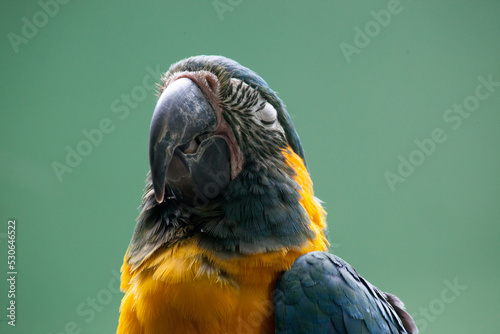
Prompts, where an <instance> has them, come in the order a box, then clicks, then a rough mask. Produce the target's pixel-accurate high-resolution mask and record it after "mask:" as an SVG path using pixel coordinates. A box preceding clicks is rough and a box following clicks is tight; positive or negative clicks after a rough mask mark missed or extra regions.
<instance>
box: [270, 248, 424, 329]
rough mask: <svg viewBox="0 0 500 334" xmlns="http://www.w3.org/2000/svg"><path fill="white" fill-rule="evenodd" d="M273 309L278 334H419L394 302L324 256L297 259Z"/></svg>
mask: <svg viewBox="0 0 500 334" xmlns="http://www.w3.org/2000/svg"><path fill="white" fill-rule="evenodd" d="M274 305H275V316H276V333H344V334H353V333H372V334H375V333H394V334H396V333H401V334H405V333H409V334H412V333H413V334H416V333H418V330H417V328H416V326H415V323H414V322H413V319H412V318H411V316H410V315H409V314H408V313H406V311H404V305H403V303H402V302H401V301H400V300H399V298H398V297H396V296H394V295H392V294H386V293H384V292H381V291H380V290H379V289H377V288H376V287H375V286H373V285H372V284H370V283H369V282H367V281H366V280H365V279H364V278H363V277H361V276H360V275H358V273H357V272H356V271H355V270H354V268H352V267H351V266H350V265H349V264H348V263H346V262H345V261H344V260H342V259H341V258H339V257H337V256H335V255H333V254H328V253H325V252H318V251H317V252H311V253H307V254H305V255H303V256H301V257H299V258H297V260H296V261H295V262H294V264H293V265H292V268H291V269H290V270H288V271H286V272H285V273H284V274H283V275H282V277H281V278H280V279H279V281H278V282H277V285H276V289H275V293H274Z"/></svg>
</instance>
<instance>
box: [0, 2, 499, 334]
mask: <svg viewBox="0 0 500 334" xmlns="http://www.w3.org/2000/svg"><path fill="white" fill-rule="evenodd" d="M43 1H46V2H50V1H48V0H42V2H43ZM220 3H223V4H226V6H228V7H226V8H225V9H226V11H224V12H221V13H218V12H217V9H216V7H215V6H214V3H213V1H211V0H207V1H183V2H181V1H178V2H176V3H173V2H172V1H145V2H139V1H118V0H114V1H105V2H104V1H70V2H69V3H67V4H64V5H60V8H59V12H58V13H57V14H55V15H52V16H53V17H49V16H46V17H47V18H48V20H47V22H43V18H44V16H43V15H44V14H39V12H41V11H42V7H41V5H40V4H39V3H38V2H37V1H15V0H3V1H2V2H1V3H0V13H1V14H0V31H1V34H0V48H1V51H0V69H1V72H0V73H1V81H0V85H1V87H0V94H1V122H0V143H1V144H0V145H1V146H0V157H1V158H0V159H1V162H0V171H1V173H0V189H1V201H0V209H1V210H0V212H1V215H0V219H1V222H2V225H1V226H3V227H2V228H1V230H0V233H1V234H0V241H1V242H2V244H1V245H0V246H1V249H2V252H1V253H0V254H1V255H0V263H1V265H0V267H1V268H2V272H4V273H2V277H4V275H6V274H5V273H6V272H7V268H6V257H7V255H6V232H7V228H6V224H7V220H8V219H9V218H15V219H16V220H17V261H18V266H17V271H18V276H17V295H16V302H17V322H16V323H17V326H16V327H15V328H12V327H10V326H7V324H6V323H5V320H6V317H5V315H4V314H6V310H5V307H6V305H7V297H6V293H7V285H6V281H5V279H2V281H1V283H0V288H1V290H0V297H1V298H0V302H1V309H2V310H4V311H0V313H1V318H0V320H2V322H0V331H1V332H2V333H43V334H47V333H53V334H55V333H65V332H78V330H80V332H81V333H112V332H114V331H115V329H116V325H117V319H118V308H119V303H120V299H121V297H122V294H121V293H117V292H116V290H115V289H116V285H117V281H116V278H115V276H114V274H113V272H115V273H116V271H117V270H119V268H120V265H121V261H122V257H123V254H124V253H125V250H126V248H127V245H128V242H129V240H130V237H131V235H132V231H133V228H134V225H135V221H134V219H135V217H136V216H137V213H138V212H137V207H138V205H139V203H140V197H141V194H142V188H143V186H144V179H145V176H146V173H147V171H148V155H147V142H148V130H149V122H150V119H151V115H152V111H153V108H154V105H155V97H154V92H153V90H151V89H148V90H147V95H146V96H145V97H142V96H140V98H138V99H135V100H132V103H131V104H130V106H126V104H125V103H124V102H121V99H122V97H123V96H124V95H131V93H135V94H136V95H135V96H136V97H137V96H138V95H137V94H139V93H140V92H143V91H144V89H142V90H141V87H142V86H143V78H145V77H147V76H148V75H149V77H148V78H147V79H148V80H150V81H151V82H152V81H157V80H158V78H159V76H158V75H156V74H154V73H153V74H154V75H153V74H149V72H148V68H150V69H153V70H155V69H156V68H160V69H161V70H162V71H165V70H167V69H168V67H169V65H170V64H171V63H173V62H176V61H178V60H180V59H182V58H185V57H188V56H192V55H198V54H220V55H224V56H227V57H230V58H233V59H235V60H237V61H238V62H240V63H241V64H243V65H245V66H247V67H249V68H251V69H253V70H255V71H256V72H257V73H259V74H260V75H261V76H262V77H263V78H264V79H265V80H266V81H267V82H268V83H269V85H270V86H271V87H272V88H273V89H274V90H275V91H277V92H279V96H280V97H281V98H282V99H283V101H284V102H285V103H286V105H287V107H288V110H289V112H290V114H291V115H292V118H293V121H294V122H295V125H296V127H297V130H298V132H299V134H300V136H301V139H302V143H303V145H304V147H305V150H306V155H307V158H308V164H309V168H310V172H311V175H312V179H313V181H314V182H315V194H316V196H317V197H319V198H320V199H322V200H323V201H324V202H325V206H326V208H327V210H328V212H329V215H328V222H329V229H330V237H329V238H330V241H331V242H332V243H333V247H332V251H334V252H335V253H337V254H338V255H340V256H341V257H343V258H344V259H345V260H347V261H348V262H350V263H351V264H352V265H353V266H354V267H355V268H356V269H357V270H358V272H359V273H360V274H362V275H363V276H365V277H366V278H367V279H368V280H370V281H371V282H372V283H374V284H375V285H377V286H378V287H379V288H381V289H382V290H385V291H390V292H393V293H395V294H397V295H398V296H399V297H401V299H402V300H403V301H404V302H405V303H406V306H407V309H408V310H409V311H410V313H412V315H413V316H414V317H415V319H416V320H417V321H418V323H419V325H420V327H421V333H429V334H430V333H494V332H497V329H498V314H499V312H500V307H499V304H498V300H499V299H500V280H499V277H500V242H499V241H500V226H499V217H500V205H499V204H500V191H499V186H500V178H499V173H498V171H499V170H500V159H499V153H500V152H499V150H498V148H499V139H500V131H499V130H498V126H499V125H500V123H499V121H500V113H499V112H500V87H496V88H495V89H496V90H495V91H494V92H493V93H491V95H490V96H489V97H488V98H487V99H485V100H484V101H481V103H480V105H479V108H478V109H477V110H476V111H475V112H473V113H471V115H470V117H468V118H465V119H463V122H462V123H461V125H460V127H458V128H457V129H453V128H452V125H453V124H455V123H449V122H446V121H445V120H444V119H443V115H444V114H445V113H446V111H447V110H448V109H449V108H451V107H452V106H453V104H455V103H457V104H460V103H462V102H464V100H466V99H467V98H468V96H470V95H473V94H474V93H475V89H476V87H477V86H478V85H479V84H480V81H479V80H478V77H479V76H483V77H484V78H487V77H488V76H489V75H492V78H493V80H494V81H496V82H498V81H500V65H499V64H500V63H499V59H500V42H499V41H500V40H499V36H500V20H499V18H500V2H498V1H495V0H491V1H486V0H483V1H457V0H453V1H452V0H448V1H444V0H443V1H424V0H413V1H409V0H401V2H400V5H399V7H398V10H400V12H399V13H398V14H393V15H392V16H391V19H390V22H389V23H388V24H384V25H386V26H385V27H381V26H380V25H377V23H374V22H375V21H374V16H373V14H372V13H371V11H372V10H373V11H375V12H379V11H380V10H385V9H387V6H388V3H389V1H347V0H336V1H315V2H312V1H310V2H306V1H272V2H271V1H267V2H265V1H250V0H243V1H236V0H232V1H228V0H222V1H220ZM37 13H38V14H37ZM34 16H35V17H34ZM23 18H26V19H25V20H24V21H23ZM34 19H35V20H38V21H36V22H38V23H39V25H40V27H39V28H38V32H36V34H33V32H31V33H32V34H33V35H34V36H31V37H30V38H27V39H26V40H25V41H24V42H26V43H21V44H19V45H17V47H16V48H17V52H16V50H15V49H16V48H15V47H13V44H12V43H11V41H10V39H9V36H10V38H12V36H13V35H12V34H16V35H18V36H21V37H22V34H23V32H22V29H23V26H24V25H25V24H26V21H28V22H31V23H33V22H34ZM370 22H371V23H370ZM367 24H368V28H369V29H373V30H372V31H371V32H370V33H371V35H372V37H369V39H370V42H369V45H367V46H366V47H363V48H359V50H358V53H353V54H352V55H351V56H350V57H349V58H350V62H348V61H347V58H346V57H345V56H344V54H343V52H342V50H341V47H340V45H341V43H342V42H344V43H348V44H350V45H353V46H355V40H354V39H355V35H356V31H355V28H356V27H358V28H359V29H361V30H364V29H365V27H366V25H367ZM377 27H379V28H380V29H379V30H380V31H378V30H377ZM24 30H26V28H25V29H24ZM25 32H26V31H25ZM9 34H10V35H9ZM358 42H359V41H358ZM365 42H366V41H365ZM153 72H154V71H153ZM147 82H148V83H149V81H147ZM482 92H483V93H484V92H487V90H482ZM117 100H118V102H116V101H117ZM468 101H469V102H470V101H472V100H470V99H468ZM113 103H115V106H114V107H115V108H114V107H113ZM117 106H120V107H122V112H120V113H115V112H113V111H116V107H117ZM123 108H125V109H128V114H124V112H125V111H123V110H124V109H123ZM120 116H121V117H122V118H120ZM103 119H109V120H110V122H111V128H112V131H111V132H110V133H106V134H104V136H103V139H102V142H100V143H99V145H97V146H92V147H91V152H90V154H88V155H87V156H84V157H83V158H82V161H81V162H80V163H79V164H78V165H77V166H76V167H75V168H74V169H73V170H72V172H67V173H65V174H63V175H62V182H60V181H59V180H58V178H57V176H56V173H55V172H54V170H53V166H52V164H53V163H54V162H59V163H63V164H65V159H66V155H67V151H66V147H67V146H69V147H70V148H72V149H76V147H77V145H79V143H81V142H82V141H84V140H86V138H85V136H84V134H83V133H82V131H84V130H87V131H91V130H92V129H95V128H98V127H99V123H100V122H101V121H102V120H103ZM436 128H441V129H442V130H443V131H444V133H445V136H446V138H447V139H446V141H444V142H443V143H438V144H436V147H435V149H434V152H433V153H432V154H430V155H429V156H426V157H425V161H424V162H423V163H422V164H421V165H420V166H417V167H416V168H415V170H414V172H413V174H412V175H411V176H409V177H407V178H405V182H404V183H397V184H396V185H395V191H391V189H390V187H389V185H388V183H387V182H386V179H385V177H384V173H386V171H390V172H393V173H397V169H398V166H399V164H400V161H399V156H400V155H401V156H403V157H404V158H405V159H409V156H410V155H411V154H412V152H414V151H415V150H417V149H418V147H417V146H416V144H415V142H414V141H415V140H424V139H426V138H430V137H431V133H432V131H433V130H434V129H436ZM80 145H84V144H80ZM414 157H418V153H414ZM455 280H456V282H458V284H459V285H460V286H461V288H462V289H460V290H458V291H456V293H455V294H454V293H453V291H451V290H446V289H447V284H446V283H445V281H448V282H451V283H453V282H454V281H455ZM93 299H95V300H96V304H95V305H94V308H92V306H91V305H90V303H92V300H93ZM450 299H453V301H451V300H450ZM426 310H427V311H426ZM72 322H73V324H72ZM72 326H76V327H77V330H73V329H72V328H71V327H72ZM65 328H66V329H65Z"/></svg>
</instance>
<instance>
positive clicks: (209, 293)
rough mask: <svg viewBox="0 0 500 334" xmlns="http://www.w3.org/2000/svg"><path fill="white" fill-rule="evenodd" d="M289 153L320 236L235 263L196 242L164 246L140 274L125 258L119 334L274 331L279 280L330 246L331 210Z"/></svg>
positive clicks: (313, 226)
mask: <svg viewBox="0 0 500 334" xmlns="http://www.w3.org/2000/svg"><path fill="white" fill-rule="evenodd" d="M283 155H284V157H285V159H286V162H287V164H288V165H289V166H290V167H292V168H293V169H294V170H295V172H296V175H295V180H296V182H297V183H298V184H299V186H300V187H301V191H300V195H301V199H300V204H301V205H302V207H303V208H304V210H305V212H306V213H307V215H308V216H309V220H310V226H309V228H310V229H311V230H312V231H313V232H314V235H315V237H314V238H312V239H310V240H307V241H306V242H305V243H303V244H301V245H297V246H296V247H289V248H283V249H281V250H279V251H275V252H269V253H261V254H253V255H247V256H240V257H234V258H231V259H224V258H219V257H218V256H217V255H216V254H215V253H214V252H212V251H209V250H206V249H202V248H200V247H199V246H198V240H197V239H196V238H191V239H188V240H186V241H184V242H180V243H177V244H175V245H174V246H171V247H169V248H167V249H162V248H160V249H159V250H158V251H156V252H155V253H154V254H152V255H151V256H150V257H149V258H148V259H147V260H146V261H144V262H143V263H142V264H141V265H140V266H139V267H138V268H136V269H135V270H133V271H132V270H131V266H130V265H129V264H127V262H126V260H125V263H124V264H123V266H122V284H121V288H122V290H123V291H124V292H125V297H124V298H123V300H122V304H121V308H120V312H121V316H120V323H119V326H118V332H117V333H118V334H125V333H129V334H136V333H143V334H149V333H151V334H154V333H182V334H189V333H234V332H241V333H274V314H273V304H272V292H273V289H274V285H275V282H276V280H277V278H278V277H279V275H280V274H281V272H283V271H285V270H288V269H289V268H290V267H291V266H292V264H293V262H294V261H295V259H296V258H297V257H299V256H300V255H302V254H305V253H308V252H312V251H316V250H320V251H325V250H326V249H327V247H328V241H327V240H326V237H325V235H324V232H323V231H324V229H325V227H326V223H325V211H324V210H323V208H322V207H321V205H320V204H319V202H318V201H317V200H316V199H315V198H314V195H313V190H312V182H311V179H310V177H309V173H308V172H307V169H306V167H305V166H304V163H303V161H302V159H301V158H300V157H299V156H298V155H297V154H295V153H294V152H293V151H292V150H291V149H287V150H285V151H284V152H283ZM125 259H127V256H125Z"/></svg>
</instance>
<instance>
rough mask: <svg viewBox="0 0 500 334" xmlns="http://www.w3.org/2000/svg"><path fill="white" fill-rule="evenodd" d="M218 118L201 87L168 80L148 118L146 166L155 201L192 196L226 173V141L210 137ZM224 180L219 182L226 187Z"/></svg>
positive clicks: (184, 80)
mask: <svg viewBox="0 0 500 334" xmlns="http://www.w3.org/2000/svg"><path fill="white" fill-rule="evenodd" d="M216 127H217V115H216V113H215V111H214V109H213V108H212V106H211V104H210V102H209V101H208V99H207V97H206V96H205V94H204V93H203V92H202V91H201V90H200V88H199V87H198V86H197V85H196V84H195V83H194V82H193V81H192V80H190V79H188V78H180V79H177V80H176V81H174V82H172V83H171V84H170V85H168V86H167V88H166V89H165V90H164V91H163V93H162V94H161V96H160V98H159V100H158V103H157V104H156V107H155V110H154V113H153V119H152V120H151V128H150V136H149V162H150V165H151V178H152V182H153V189H154V192H155V197H156V201H157V202H158V203H161V202H163V200H164V198H165V192H166V191H167V192H168V193H167V197H176V198H178V197H184V199H186V197H187V198H188V199H189V200H193V197H194V196H195V195H196V194H197V193H199V192H200V191H203V188H206V186H207V184H208V183H210V182H212V181H213V180H211V178H213V175H216V174H217V175H219V176H218V179H220V173H221V172H223V173H224V175H225V173H226V172H227V173H229V171H230V162H229V161H230V160H229V149H228V148H227V144H226V141H225V140H224V139H223V138H222V137H219V136H211V134H212V133H213V132H214V131H215V129H216ZM228 182H229V179H227V180H226V182H224V183H226V184H227V183H228Z"/></svg>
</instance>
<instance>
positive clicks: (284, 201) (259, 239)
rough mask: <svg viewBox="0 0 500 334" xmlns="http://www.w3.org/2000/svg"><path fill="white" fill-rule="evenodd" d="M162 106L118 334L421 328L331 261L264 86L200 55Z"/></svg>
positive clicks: (294, 154)
mask: <svg viewBox="0 0 500 334" xmlns="http://www.w3.org/2000/svg"><path fill="white" fill-rule="evenodd" d="M158 96H159V98H158V102H157V104H156V107H155V110H154V113H153V117H152V121H151V127H150V136H149V161H150V167H151V168H150V173H149V174H148V178H147V180H146V182H147V184H146V187H145V191H144V195H143V197H142V204H141V206H140V214H139V216H138V218H137V225H136V228H135V231H134V234H133V236H132V240H131V242H130V245H129V247H128V249H127V252H126V254H125V258H124V264H123V266H122V276H121V289H122V291H123V292H125V296H124V297H123V300H122V303H121V306H120V312H121V314H120V319H119V324H118V331H117V333H119V334H125V333H128V334H139V333H144V334H149V333H151V334H154V333H181V334H189V333H245V334H248V333H348V334H353V333H372V334H373V333H417V332H418V330H417V328H416V326H415V324H414V322H413V319H412V318H411V316H410V315H409V314H408V313H406V311H404V305H403V303H402V302H401V301H400V300H399V299H398V298H397V297H396V296H394V295H392V294H389V293H384V292H381V291H380V290H379V289H377V288H376V287H375V286H373V285H372V284H370V283H369V282H368V281H366V280H365V279H364V278H363V277H361V276H360V275H358V273H357V272H356V271H355V270H354V269H353V268H352V267H351V266H350V265H349V264H348V263H346V262H345V261H343V260H342V259H340V258H339V257H337V256H335V255H333V254H329V253H327V252H326V251H327V248H328V241H327V239H326V236H325V233H326V227H327V225H326V221H325V215H326V213H325V211H324V210H323V208H322V206H321V204H320V203H321V202H320V201H319V200H318V199H317V198H315V197H314V193H313V188H312V182H311V179H310V176H309V173H308V169H307V166H306V162H305V156H304V151H303V148H302V146H301V142H300V140H299V137H298V135H297V133H296V131H295V129H294V126H293V124H292V121H291V119H290V116H289V115H288V113H287V111H286V110H285V106H284V104H283V103H282V101H281V100H280V99H279V98H278V97H277V95H276V93H275V92H274V91H272V90H271V89H270V88H269V86H268V85H267V83H266V82H265V81H264V80H263V79H262V78H261V77H259V76H258V75H257V74H256V73H255V72H253V71H251V70H249V69H248V68H246V67H243V66H242V65H240V64H239V63H237V62H235V61H233V60H231V59H228V58H225V57H221V56H197V57H191V58H187V59H184V60H181V61H180V62H178V63H176V64H173V65H172V66H171V67H170V69H169V70H168V72H167V73H166V74H165V75H164V76H163V77H162V81H161V84H159V91H158Z"/></svg>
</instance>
